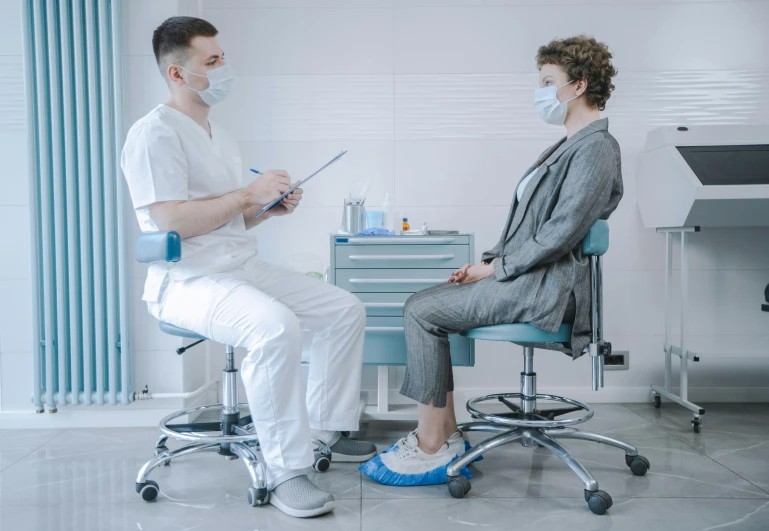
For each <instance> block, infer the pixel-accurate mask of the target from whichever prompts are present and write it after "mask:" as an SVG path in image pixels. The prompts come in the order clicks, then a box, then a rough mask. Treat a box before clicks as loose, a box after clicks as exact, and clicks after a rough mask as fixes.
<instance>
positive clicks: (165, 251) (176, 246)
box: [134, 231, 182, 264]
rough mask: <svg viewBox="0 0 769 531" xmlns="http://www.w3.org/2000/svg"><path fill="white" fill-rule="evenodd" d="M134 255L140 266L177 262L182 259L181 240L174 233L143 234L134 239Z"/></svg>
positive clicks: (177, 234) (176, 233)
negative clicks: (152, 263) (151, 263)
mask: <svg viewBox="0 0 769 531" xmlns="http://www.w3.org/2000/svg"><path fill="white" fill-rule="evenodd" d="M134 254H135V255H136V261H137V262H140V263H142V264H147V263H150V262H178V261H179V260H181V259H182V239H181V237H179V233H178V232H175V231H169V232H145V233H143V234H142V235H141V236H139V237H138V238H137V239H136V245H135V246H134Z"/></svg>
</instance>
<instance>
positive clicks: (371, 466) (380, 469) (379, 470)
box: [358, 445, 473, 487]
mask: <svg viewBox="0 0 769 531" xmlns="http://www.w3.org/2000/svg"><path fill="white" fill-rule="evenodd" d="M393 446H395V445H393ZM393 446H391V447H390V448H388V449H387V450H385V452H387V451H391V450H392V449H393ZM385 452H383V453H385ZM457 459H458V457H454V459H452V460H451V462H449V463H447V464H445V465H442V466H439V467H437V468H434V469H432V470H429V471H427V472H423V473H421V474H400V473H398V472H393V471H392V470H390V469H389V468H387V465H385V464H384V463H383V462H382V456H381V455H377V456H375V457H372V458H371V459H369V460H368V461H366V462H365V463H363V464H362V465H361V466H360V467H358V470H360V471H361V472H363V473H364V474H365V475H366V476H368V477H370V478H371V479H373V480H374V481H376V482H378V483H381V484H382V485H392V486H394V487H415V486H420V485H443V484H445V483H446V470H447V469H448V467H449V465H450V464H451V463H453V462H454V461H456V460H457ZM459 473H460V474H461V475H463V476H465V477H466V478H467V479H472V477H473V476H472V474H470V471H469V470H468V469H467V467H463V468H462V470H460V471H459Z"/></svg>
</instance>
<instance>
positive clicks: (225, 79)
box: [177, 63, 235, 105]
mask: <svg viewBox="0 0 769 531" xmlns="http://www.w3.org/2000/svg"><path fill="white" fill-rule="evenodd" d="M177 66H178V65H177ZM179 68H181V69H182V70H184V71H185V72H188V73H190V74H192V75H193V76H198V77H206V78H208V88H207V89H205V90H195V89H194V88H192V87H191V86H189V85H187V84H186V83H185V84H184V86H185V87H187V88H188V89H190V90H195V92H197V93H198V94H200V97H201V99H202V100H203V101H204V102H206V103H207V104H208V105H213V104H215V103H219V102H220V101H222V100H223V99H224V98H226V97H227V95H228V94H229V93H230V91H231V90H232V85H233V84H234V83H235V75H234V74H233V73H232V67H231V66H230V63H225V64H223V65H222V66H219V67H216V68H212V69H211V70H209V71H208V72H206V73H205V74H196V73H195V72H190V71H189V70H187V69H186V68H184V67H181V66H180V67H179Z"/></svg>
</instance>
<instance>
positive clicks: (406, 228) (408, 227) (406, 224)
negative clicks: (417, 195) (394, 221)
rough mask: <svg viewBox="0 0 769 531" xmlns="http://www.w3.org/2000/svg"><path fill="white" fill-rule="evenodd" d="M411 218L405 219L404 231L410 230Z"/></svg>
mask: <svg viewBox="0 0 769 531" xmlns="http://www.w3.org/2000/svg"><path fill="white" fill-rule="evenodd" d="M410 229H411V226H410V225H409V218H403V230H410Z"/></svg>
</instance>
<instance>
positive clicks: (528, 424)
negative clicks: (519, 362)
mask: <svg viewBox="0 0 769 531" xmlns="http://www.w3.org/2000/svg"><path fill="white" fill-rule="evenodd" d="M507 398H517V399H521V398H526V399H530V398H532V397H529V396H527V397H524V396H523V395H522V394H521V393H496V394H493V395H484V396H479V397H476V398H471V399H470V400H468V401H467V411H468V412H469V413H470V415H472V416H473V418H476V419H482V420H485V421H486V422H491V423H493V424H501V425H504V426H511V427H520V428H562V427H565V426H573V425H575V424H581V423H583V422H587V421H588V420H590V419H591V418H593V414H594V411H593V408H591V407H590V406H588V405H587V404H585V403H583V402H580V401H578V400H574V399H572V398H565V397H563V396H556V395H542V394H537V395H536V399H537V400H550V401H553V402H561V403H563V404H570V405H572V406H574V407H577V408H579V409H580V410H584V412H585V413H584V414H583V415H582V416H580V417H575V418H569V419H553V420H531V419H526V418H511V415H508V414H505V415H503V416H500V415H493V414H490V413H484V412H482V411H480V410H478V409H476V408H475V405H477V404H479V403H481V402H486V401H491V400H494V401H497V402H499V401H500V399H507ZM521 415H525V414H524V413H521Z"/></svg>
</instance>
